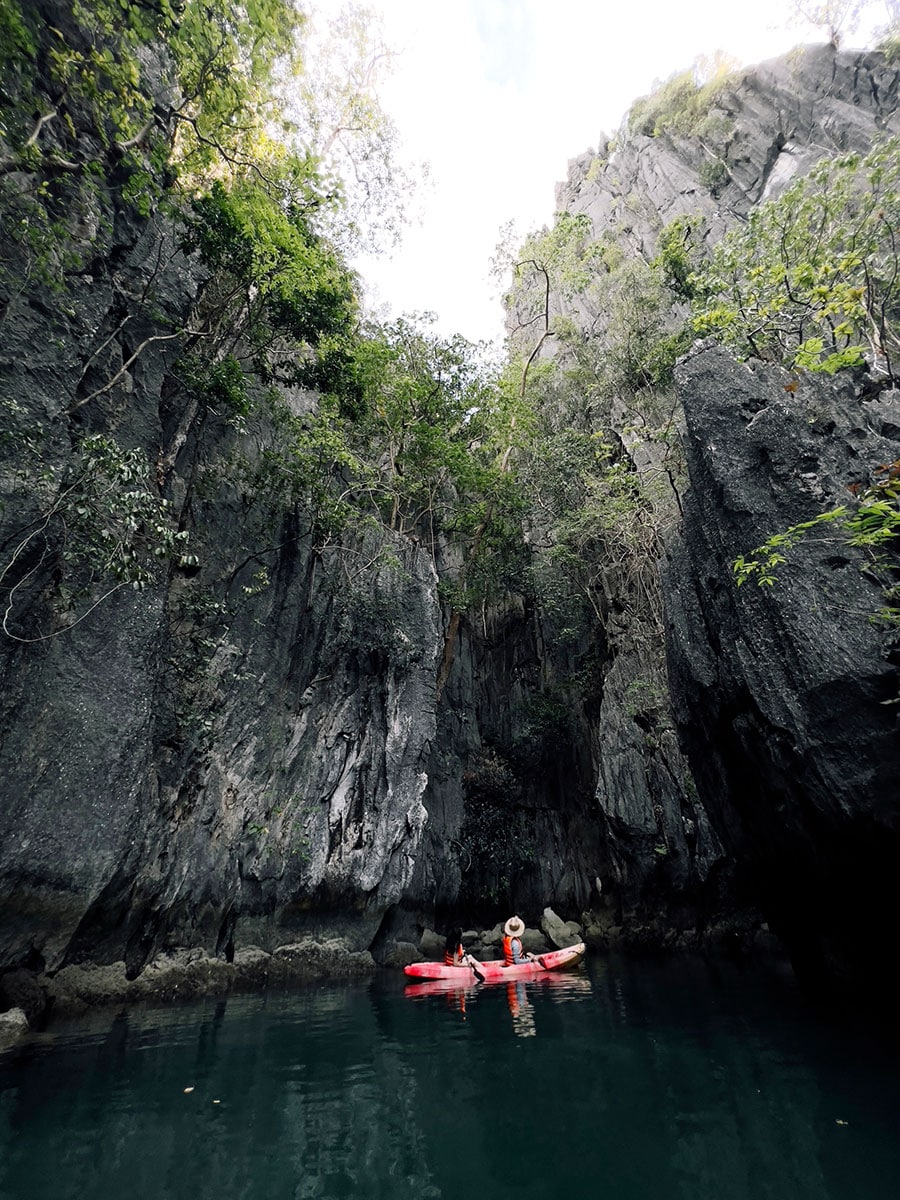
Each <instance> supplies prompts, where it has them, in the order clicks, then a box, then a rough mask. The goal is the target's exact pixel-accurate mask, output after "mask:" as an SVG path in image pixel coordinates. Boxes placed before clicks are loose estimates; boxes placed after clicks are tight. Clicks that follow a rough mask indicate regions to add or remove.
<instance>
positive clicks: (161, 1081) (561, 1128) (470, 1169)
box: [0, 959, 900, 1200]
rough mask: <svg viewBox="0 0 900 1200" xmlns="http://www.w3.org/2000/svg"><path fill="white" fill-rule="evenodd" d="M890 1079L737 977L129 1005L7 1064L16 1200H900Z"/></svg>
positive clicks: (5, 1098) (601, 971)
mask: <svg viewBox="0 0 900 1200" xmlns="http://www.w3.org/2000/svg"><path fill="white" fill-rule="evenodd" d="M897 1068H898V1054H897V1051H896V1048H895V1047H894V1046H892V1045H887V1046H886V1045H885V1040H884V1038H883V1036H881V1037H878V1036H876V1035H875V1034H874V1033H870V1032H868V1031H866V1030H865V1029H864V1028H857V1027H854V1026H853V1025H852V1024H850V1023H849V1022H847V1021H842V1022H838V1021H835V1020H833V1019H829V1018H827V1017H825V1016H823V1015H820V1014H816V1013H814V1012H812V1011H811V1010H810V1009H809V1007H808V1006H807V1005H805V1004H804V1002H803V1001H802V1000H801V998H800V997H799V996H798V995H797V994H796V993H795V991H794V990H793V987H792V985H791V984H790V982H788V981H787V980H783V979H777V978H771V977H770V978H762V979H761V978H760V977H759V976H758V974H755V973H753V972H751V971H750V970H747V969H743V970H742V969H739V968H737V967H735V966H733V965H731V964H728V965H721V964H720V965H719V966H717V967H713V968H710V967H708V966H706V965H705V964H703V963H699V962H685V961H668V962H652V961H651V962H647V961H642V962H633V961H632V962H620V961H617V960H615V959H614V960H611V961H608V962H607V961H606V960H602V961H601V960H598V959H594V960H592V961H591V963H590V968H589V970H588V971H587V972H585V973H584V974H582V975H580V976H578V977H576V978H574V979H573V980H572V981H571V982H569V983H562V984H553V983H551V982H550V981H549V980H546V981H541V982H540V983H536V984H529V985H527V986H525V987H520V988H519V990H518V993H516V994H507V989H506V988H505V987H503V986H500V987H496V986H495V987H483V988H482V989H480V990H478V991H476V992H474V993H470V994H469V995H468V996H466V997H465V998H464V1005H463V997H461V996H460V995H458V994H457V995H453V994H449V995H448V994H439V995H427V996H422V997H412V996H408V995H406V994H404V989H403V984H402V982H401V981H400V980H399V979H398V978H397V977H396V976H395V975H390V976H385V977H384V978H381V979H378V980H376V981H375V982H374V983H372V984H365V985H360V986H348V987H310V988H304V989H302V990H297V991H294V992H292V993H284V992H280V993H277V994H272V993H270V994H269V995H267V996H262V997H252V998H247V997H231V998H229V999H227V1000H221V1001H208V1002H204V1003H198V1004H195V1005H185V1006H183V1007H170V1008H168V1009H142V1010H131V1011H129V1012H128V1013H127V1014H120V1015H118V1016H113V1015H110V1014H107V1015H105V1016H103V1017H99V1018H97V1017H95V1018H94V1019H93V1021H92V1023H91V1024H85V1023H82V1024H81V1025H80V1026H77V1027H76V1026H74V1025H70V1026H61V1025H60V1026H57V1027H56V1028H55V1029H52V1030H51V1031H50V1032H48V1033H46V1034H43V1035H40V1036H39V1037H36V1038H33V1039H32V1040H31V1041H30V1042H28V1043H27V1044H26V1045H24V1046H22V1047H19V1048H17V1049H15V1050H14V1051H10V1052H7V1053H6V1054H5V1055H0V1198H2V1200H70V1198H71V1200H76V1198H77V1200H94V1198H96V1200H120V1198H121V1200H176V1198H177V1200H182V1198H184V1200H206V1198H210V1200H212V1198H215V1200H237V1198H240V1200H257V1198H260V1200H262V1198H265V1200H300V1198H304V1200H305V1198H307V1197H366V1198H367V1197H372V1198H375V1197H378V1198H383V1200H393V1198H395V1197H398V1198H399V1197H403V1198H404V1200H419V1198H424V1197H434V1198H437V1197H443V1198H444V1200H457V1198H459V1200H462V1198H464V1197H465V1198H468V1197H478V1198H479V1200H481V1198H489V1200H506V1198H507V1197H508V1198H510V1200H511V1198H513V1197H514V1198H515V1200H531V1198H541V1200H545V1198H548V1197H568V1196H570V1195H576V1196H578V1197H584V1198H588V1197H590V1198H593V1197H598V1198H599V1197H602V1198H603V1200H656V1198H659V1200H663V1198H665V1200H672V1198H675V1197H677V1198H683V1200H763V1198H766V1200H876V1198H877V1200H895V1198H896V1197H898V1196H900V1138H898V1132H900V1077H898V1070H897ZM186 1088H193V1091H190V1092H186V1091H185V1089H186ZM216 1101H218V1103H216Z"/></svg>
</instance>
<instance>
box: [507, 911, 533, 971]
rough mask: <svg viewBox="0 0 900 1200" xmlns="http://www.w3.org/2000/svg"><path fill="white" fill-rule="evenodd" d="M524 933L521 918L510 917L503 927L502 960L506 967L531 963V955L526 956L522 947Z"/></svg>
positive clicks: (523, 923)
mask: <svg viewBox="0 0 900 1200" xmlns="http://www.w3.org/2000/svg"><path fill="white" fill-rule="evenodd" d="M524 932H525V922H524V921H523V920H522V918H521V917H510V918H509V920H508V921H507V922H506V924H505V925H504V926H503V960H504V962H505V964H506V966H508V967H512V966H515V965H516V964H517V963H526V962H531V961H532V955H530V954H527V953H526V952H525V947H524V946H523V945H522V934H523V933H524Z"/></svg>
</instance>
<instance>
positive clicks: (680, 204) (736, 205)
mask: <svg viewBox="0 0 900 1200" xmlns="http://www.w3.org/2000/svg"><path fill="white" fill-rule="evenodd" d="M897 88H898V71H897V67H896V66H895V65H892V64H891V63H890V62H888V60H887V59H886V57H885V56H884V55H883V54H881V53H878V52H862V51H860V52H855V51H836V50H835V49H834V48H833V47H831V46H808V47H803V48H799V49H797V50H795V51H793V52H792V53H790V54H788V55H786V56H784V57H783V58H778V59H773V60H772V61H770V62H766V63H762V64H761V65H760V66H756V67H752V68H749V69H746V70H743V71H741V72H739V73H737V74H735V75H734V76H730V77H728V79H727V80H726V81H724V82H723V83H722V85H721V87H720V88H719V90H718V91H717V92H716V94H715V97H714V99H713V100H712V101H711V104H710V107H709V109H708V111H707V112H706V113H705V115H704V116H703V119H702V120H698V121H697V122H696V127H695V128H693V129H685V130H683V131H680V130H679V127H678V125H677V124H676V125H675V126H674V127H666V128H663V129H662V131H661V132H659V134H658V135H657V136H653V130H652V128H650V129H647V130H646V132H645V131H643V130H642V129H641V128H640V122H638V126H639V127H638V128H637V129H633V130H631V131H630V132H629V131H628V130H627V129H626V130H623V132H622V133H620V134H619V135H618V136H617V137H616V138H612V139H611V138H606V137H603V138H601V142H600V146H599V148H598V150H597V153H596V154H595V153H594V152H593V151H588V152H587V153H585V154H583V155H581V156H580V157H578V158H576V159H573V160H572V161H571V162H570V163H569V172H568V178H567V180H566V182H565V183H563V184H560V185H559V187H558V188H557V196H556V200H557V209H558V210H560V211H566V212H574V213H584V214H586V215H587V216H588V217H589V218H590V220H591V224H592V226H593V229H594V232H595V235H596V236H598V237H599V236H600V235H602V234H603V233H607V232H608V233H611V234H612V235H613V236H614V237H615V238H616V240H617V241H619V242H620V243H621V244H623V245H625V246H627V247H628V249H629V250H630V251H631V252H632V253H633V254H635V255H637V256H639V257H645V258H649V257H652V255H653V254H654V253H655V250H656V237H657V234H658V233H659V231H660V229H661V228H662V227H663V226H664V225H666V224H667V223H668V222H670V221H672V220H673V219H674V218H675V217H679V216H687V217H691V216H696V217H698V218H704V219H705V222H706V225H707V228H708V231H709V232H708V237H709V241H710V242H716V241H718V240H719V238H720V237H721V236H722V234H723V233H724V232H725V231H726V229H728V228H730V226H731V225H732V224H733V223H734V221H735V220H741V219H743V218H744V217H745V216H746V215H747V213H748V212H749V211H750V209H751V208H752V207H753V206H754V205H755V204H759V203H762V202H763V201H766V200H769V199H773V198H775V197H777V196H778V195H780V194H781V192H783V191H784V189H785V187H786V186H787V185H788V183H790V181H791V180H792V179H793V178H794V177H795V176H799V175H803V174H805V173H806V172H807V171H808V170H809V168H810V167H811V166H812V165H813V164H814V163H816V162H818V161H819V159H821V158H822V157H823V156H826V155H834V154H844V153H850V152H857V153H864V152H865V151H867V150H868V149H870V147H871V145H872V142H873V140H874V139H875V138H876V137H877V136H879V135H882V134H885V133H888V132H894V133H896V132H898V131H900V113H898V108H897ZM699 224H700V222H699V221H698V226H699Z"/></svg>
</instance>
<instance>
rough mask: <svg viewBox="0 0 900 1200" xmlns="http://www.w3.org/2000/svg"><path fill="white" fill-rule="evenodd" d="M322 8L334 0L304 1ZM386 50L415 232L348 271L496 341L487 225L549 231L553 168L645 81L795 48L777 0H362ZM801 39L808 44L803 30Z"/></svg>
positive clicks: (385, 298)
mask: <svg viewBox="0 0 900 1200" xmlns="http://www.w3.org/2000/svg"><path fill="white" fill-rule="evenodd" d="M315 7H316V8H317V9H319V10H320V11H322V12H323V13H327V12H328V11H332V10H333V9H337V8H340V0H318V3H316V5H315ZM367 7H370V8H372V9H374V10H375V11H376V12H379V13H380V14H381V15H382V19H383V23H384V33H385V41H386V43H387V44H388V45H389V46H391V47H392V48H395V49H396V50H397V51H398V54H397V58H396V61H395V64H394V70H393V74H392V76H391V77H390V78H388V79H387V80H386V81H385V84H384V87H383V89H382V94H383V102H384V105H385V107H386V108H387V110H388V111H389V112H390V113H391V115H392V116H393V117H394V119H395V121H396V122H397V125H398V127H399V130H400V134H401V136H402V138H403V141H404V146H403V157H404V158H407V159H409V160H411V161H417V162H418V161H423V160H425V161H428V162H429V163H430V165H431V174H432V183H431V185H430V187H428V188H427V189H424V190H423V194H422V196H421V197H420V202H419V207H420V210H421V224H418V223H417V224H415V225H413V226H412V227H410V228H409V229H408V230H407V232H406V235H405V237H404V240H403V244H402V246H401V248H400V249H399V251H397V252H395V253H394V256H393V258H392V259H390V260H387V259H380V260H376V261H371V260H367V261H364V262H360V263H359V264H358V265H359V269H360V271H361V273H362V275H363V277H364V279H365V280H366V281H367V284H368V287H369V300H370V302H374V303H381V304H384V305H386V306H387V307H388V309H389V310H390V313H391V314H392V315H399V314H400V313H401V312H424V311H426V310H428V311H432V312H434V313H436V314H437V318H438V328H439V330H440V331H441V332H442V333H444V334H451V333H455V332H459V333H462V334H464V335H465V336H466V337H468V338H470V339H471V340H473V341H478V340H482V339H485V340H492V339H499V338H500V337H502V333H503V316H502V311H501V308H500V301H499V297H498V291H497V287H496V286H495V284H494V283H493V281H492V280H491V278H490V259H491V257H492V255H493V253H494V248H495V246H496V244H497V242H498V240H499V236H500V230H501V227H502V226H503V225H504V224H506V223H507V222H509V221H513V222H514V224H515V228H516V229H517V230H518V231H519V232H521V233H522V234H524V233H527V232H528V231H530V230H533V229H538V228H540V227H541V226H542V225H544V224H547V223H549V222H550V221H551V220H552V217H553V211H554V185H555V184H556V182H557V181H559V180H562V179H564V178H565V175H566V164H567V160H568V159H571V158H575V157H576V156H578V155H580V154H581V153H583V152H584V151H585V150H587V149H588V148H590V147H596V146H597V143H598V141H599V138H600V134H601V132H605V133H607V134H612V133H614V132H615V130H616V128H617V127H618V126H619V124H620V122H621V119H622V117H623V115H624V113H625V112H626V111H627V109H628V108H629V106H630V105H631V102H632V101H633V100H634V99H636V98H637V97H638V96H641V95H644V94H645V93H647V92H648V91H650V90H651V88H652V86H653V83H654V81H655V80H658V79H665V78H667V77H668V76H669V75H671V74H672V73H673V72H675V71H678V70H683V69H685V68H687V67H689V66H690V65H691V64H692V63H693V61H694V60H695V59H696V58H697V57H698V56H699V55H701V54H712V53H714V52H715V51H716V50H722V51H724V52H726V53H727V54H729V55H731V56H733V57H734V58H736V59H738V60H739V61H740V62H741V63H744V64H750V63H754V62H759V61H762V60H763V59H766V58H771V57H773V56H774V55H777V54H781V53H783V52H785V51H787V50H789V49H790V48H791V46H793V45H796V44H797V43H798V42H800V41H802V40H804V32H803V31H798V30H796V29H789V28H787V17H788V14H789V13H790V11H791V5H790V0H754V2H753V3H749V4H748V3H737V2H734V0H682V2H681V3H674V2H672V0H668V2H665V0H593V2H591V0H555V2H554V0H368V4H367ZM806 40H808V41H823V40H824V38H823V36H822V34H821V32H819V31H808V33H807V35H806Z"/></svg>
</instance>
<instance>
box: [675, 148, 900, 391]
mask: <svg viewBox="0 0 900 1200" xmlns="http://www.w3.org/2000/svg"><path fill="white" fill-rule="evenodd" d="M898 151H900V139H897V138H889V139H887V140H885V141H884V142H882V143H881V144H880V145H878V146H877V147H876V148H875V149H873V150H872V151H871V153H869V154H868V155H866V156H865V157H860V156H858V155H847V156H843V157H840V158H834V159H827V160H823V161H822V162H820V163H819V164H817V166H815V167H814V168H813V169H812V171H811V172H810V173H809V174H808V175H807V176H805V177H804V178H803V179H800V180H798V181H797V182H796V183H795V184H793V185H792V186H791V187H790V188H788V190H787V191H786V192H785V193H784V195H783V196H782V197H781V198H780V199H779V200H776V201H771V202H770V203H768V204H764V205H762V206H760V207H759V208H758V209H755V210H754V211H753V212H752V213H751V214H750V217H749V220H748V221H747V223H746V225H745V226H742V227H741V228H739V229H735V230H732V231H731V232H730V233H728V234H727V235H726V236H725V237H724V238H723V239H722V241H721V242H720V243H719V244H718V245H717V246H716V248H715V251H714V253H713V255H712V261H711V263H710V265H709V267H708V268H707V269H705V270H704V271H702V272H700V273H699V277H695V278H694V280H693V284H692V286H694V287H695V288H696V289H697V299H696V302H695V303H696V311H695V315H694V320H693V324H694V328H695V330H696V331H697V332H699V333H712V334H715V335H716V336H717V337H719V338H720V339H721V340H722V341H723V343H724V344H725V345H727V346H729V347H730V348H731V349H733V350H734V351H735V352H736V353H737V354H739V355H741V356H743V357H748V356H753V357H756V358H769V359H774V360H776V361H778V362H783V363H785V364H786V365H789V366H796V367H800V368H804V369H807V370H818V371H827V372H834V371H836V370H839V369H840V368H841V367H845V366H852V365H854V364H858V363H862V362H863V361H864V360H866V361H868V363H869V365H870V366H871V368H872V369H873V370H875V371H876V372H878V373H880V374H883V375H884V376H886V377H887V378H888V379H889V380H893V379H895V378H896V370H897V354H898V349H900V328H898V319H900V259H898V249H900V245H898V232H900V156H898Z"/></svg>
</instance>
